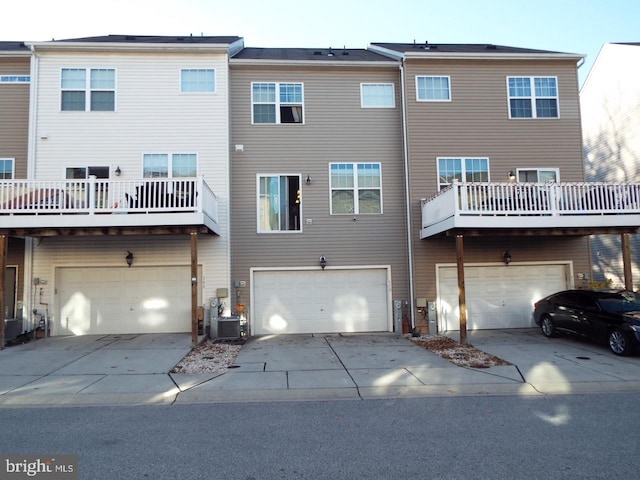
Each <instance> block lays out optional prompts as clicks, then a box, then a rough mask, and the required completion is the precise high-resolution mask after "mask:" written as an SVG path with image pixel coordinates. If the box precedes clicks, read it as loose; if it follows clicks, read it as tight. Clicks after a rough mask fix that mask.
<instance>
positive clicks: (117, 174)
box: [114, 165, 122, 177]
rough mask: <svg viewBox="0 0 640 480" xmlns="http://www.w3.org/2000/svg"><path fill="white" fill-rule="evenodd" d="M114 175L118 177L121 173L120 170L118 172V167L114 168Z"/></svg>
mask: <svg viewBox="0 0 640 480" xmlns="http://www.w3.org/2000/svg"><path fill="white" fill-rule="evenodd" d="M114 173H115V174H116V177H119V176H120V174H121V173H122V170H120V165H118V166H117V167H116V171H115V172H114Z"/></svg>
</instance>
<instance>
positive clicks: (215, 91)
mask: <svg viewBox="0 0 640 480" xmlns="http://www.w3.org/2000/svg"><path fill="white" fill-rule="evenodd" d="M184 71H190V72H193V71H205V72H206V71H212V72H213V91H211V92H209V91H205V90H202V91H190V92H184V91H183V90H182V72H184ZM178 92H179V93H180V95H215V94H217V93H218V75H217V72H216V68H213V67H211V68H198V67H192V68H188V67H181V68H180V71H179V72H178Z"/></svg>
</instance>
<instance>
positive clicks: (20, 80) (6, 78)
mask: <svg viewBox="0 0 640 480" xmlns="http://www.w3.org/2000/svg"><path fill="white" fill-rule="evenodd" d="M27 83H31V75H29V74H28V73H27V74H2V75H0V84H3V85H24V84H27Z"/></svg>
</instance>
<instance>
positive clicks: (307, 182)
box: [304, 175, 311, 185]
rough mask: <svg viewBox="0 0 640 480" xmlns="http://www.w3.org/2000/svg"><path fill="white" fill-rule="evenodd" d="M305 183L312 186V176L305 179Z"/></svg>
mask: <svg viewBox="0 0 640 480" xmlns="http://www.w3.org/2000/svg"><path fill="white" fill-rule="evenodd" d="M304 183H306V184H307V185H311V176H310V175H307V178H305V179H304Z"/></svg>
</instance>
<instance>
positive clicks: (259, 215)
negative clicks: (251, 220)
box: [256, 173, 302, 234]
mask: <svg viewBox="0 0 640 480" xmlns="http://www.w3.org/2000/svg"><path fill="white" fill-rule="evenodd" d="M263 178H266V179H268V178H277V179H278V180H277V182H278V198H279V200H278V202H280V197H281V192H280V185H281V181H282V180H283V179H285V180H286V181H287V186H289V185H288V183H289V182H290V180H289V179H296V178H297V180H298V182H297V183H298V188H297V193H296V200H295V202H294V206H295V205H298V216H297V219H298V226H297V228H295V225H294V228H292V229H282V228H280V226H281V225H282V223H281V222H282V219H281V215H282V211H281V208H282V207H281V204H280V203H279V204H278V212H277V213H278V220H277V221H278V227H279V228H278V229H276V230H267V229H263V228H262V223H263V222H262V208H261V207H262V205H261V203H262V197H263V196H264V195H267V194H263V193H262V191H261V179H263ZM294 186H295V185H294ZM290 201H291V196H290V195H289V196H288V202H287V208H289V209H291V208H292V206H291V204H290V203H289V202H290ZM287 213H289V210H287ZM256 232H257V233H259V234H274V233H275V234H278V233H285V234H292V233H293V234H297V233H302V174H300V173H257V174H256Z"/></svg>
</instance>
